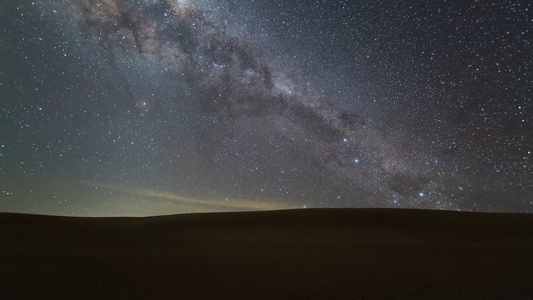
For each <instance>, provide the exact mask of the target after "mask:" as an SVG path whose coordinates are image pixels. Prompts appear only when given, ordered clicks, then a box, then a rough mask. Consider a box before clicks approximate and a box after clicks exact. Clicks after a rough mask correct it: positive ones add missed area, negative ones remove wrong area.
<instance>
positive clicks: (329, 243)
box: [0, 209, 533, 299]
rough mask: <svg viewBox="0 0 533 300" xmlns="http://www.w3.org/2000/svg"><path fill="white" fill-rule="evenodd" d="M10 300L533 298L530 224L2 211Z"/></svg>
mask: <svg viewBox="0 0 533 300" xmlns="http://www.w3.org/2000/svg"><path fill="white" fill-rule="evenodd" d="M0 244H1V245H2V246H1V247H0V266H1V267H0V294H1V295H2V297H1V298H2V299H28V298H30V299H31V298H34V299H137V298H150V299H363V298H364V299H450V298H452V297H454V299H532V297H533V215H526V214H492V213H490V214H489V213H461V212H447V211H425V210H387V209H311V210H285V211H270V212H239V213H208V214H190V215H174V216H162V217H146V218H71V217H53V216H38V215H23V214H10V213H4V214H0Z"/></svg>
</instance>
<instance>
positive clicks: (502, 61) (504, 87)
mask: <svg viewBox="0 0 533 300" xmlns="http://www.w3.org/2000/svg"><path fill="white" fill-rule="evenodd" d="M278 4H279V5H277V6H276V5H275V4H271V5H268V4H260V3H257V4H256V3H255V2H253V1H252V2H243V3H239V2H238V1H226V2H221V3H209V2H194V1H172V0H166V1H163V0H160V1H116V0H115V1H113V0H94V1H93V0H87V1H81V0H79V1H68V2H56V1H42V2H38V3H34V2H24V3H20V4H13V5H12V6H11V7H9V8H8V7H6V8H4V11H5V14H13V15H14V14H16V13H17V11H24V13H25V14H26V16H25V17H24V16H23V17H21V18H19V19H18V20H16V19H15V18H13V17H11V18H12V19H13V21H12V23H11V24H9V26H7V27H6V28H7V29H5V30H4V34H3V36H2V41H3V43H4V45H8V47H6V49H7V50H4V51H5V52H6V53H7V54H9V55H10V56H14V57H16V60H15V62H13V63H12V64H13V65H12V68H11V69H10V68H9V64H8V66H7V67H4V69H3V71H2V74H3V75H4V77H3V78H13V79H10V80H11V81H9V80H4V81H5V82H3V85H2V87H3V88H6V90H9V91H10V92H11V93H12V94H14V95H15V96H14V98H17V97H18V98H23V99H28V100H24V101H21V102H19V103H24V104H22V105H21V106H18V105H17V104H15V103H14V102H12V103H13V104H12V105H10V106H8V107H7V108H5V109H4V110H3V114H4V116H5V117H4V120H6V125H4V126H3V127H4V128H5V130H11V131H12V132H13V133H12V134H11V136H10V137H9V139H6V141H5V142H4V143H3V144H2V147H3V148H4V149H5V151H4V152H5V153H6V155H4V158H5V156H9V157H11V158H10V159H6V160H5V162H4V163H3V164H4V166H5V167H4V169H5V170H8V171H4V176H9V174H10V172H15V173H16V174H19V175H17V176H29V177H31V176H37V177H43V176H44V177H47V176H51V175H49V174H50V173H53V174H55V175H53V176H52V177H54V176H66V177H74V178H76V180H77V182H89V184H88V185H89V186H92V185H95V186H96V187H97V186H98V185H101V184H102V183H105V184H111V185H128V186H141V187H145V188H151V189H157V190H164V191H168V192H171V193H173V194H178V195H186V196H190V197H195V198H198V199H200V198H201V199H205V198H210V199H211V198H212V199H252V200H253V201H255V202H256V203H258V204H259V203H262V202H271V203H274V202H276V203H279V202H284V203H287V204H288V205H289V206H291V205H292V206H294V207H301V206H304V205H305V206H306V207H313V206H314V207H406V208H407V207H418V208H432V209H460V210H482V211H529V210H530V207H531V206H532V204H531V203H530V200H529V199H531V198H532V197H533V190H532V186H533V184H532V177H533V176H532V174H531V172H532V171H531V161H530V155H531V151H533V147H532V144H533V141H532V133H531V132H533V128H532V127H531V126H532V122H531V113H532V112H531V93H530V92H531V90H530V86H531V83H532V81H531V80H532V78H531V72H530V71H529V68H530V63H531V54H530V51H528V50H532V49H531V44H530V41H529V35H530V33H529V30H528V28H527V25H526V24H527V23H528V20H527V17H526V16H527V15H528V11H530V10H531V7H529V10H528V8H527V5H525V4H523V3H519V2H516V3H514V2H512V1H511V2H509V3H506V4H501V6H498V7H490V6H488V5H487V6H483V5H481V6H480V5H477V4H472V5H464V6H461V5H457V6H451V7H439V6H434V5H432V4H427V5H422V4H420V3H414V2H413V3H409V2H405V3H401V4H394V5H393V6H391V7H389V6H384V7H376V6H374V5H372V4H367V3H364V4H359V5H348V4H346V3H344V2H342V1H340V2H339V3H336V2H335V3H330V4H324V3H321V2H320V1H300V2H295V4H294V8H291V7H290V6H289V5H287V4H286V3H282V2H280V3H278ZM391 5H392V4H391ZM296 8H298V9H296ZM467 12H472V13H471V14H470V15H468V16H464V15H465V13H467ZM24 13H23V14H24ZM513 13H514V14H513ZM507 14H508V15H509V16H512V18H511V19H509V18H505V17H506V16H507ZM530 14H531V13H530V12H529V15H530ZM459 17H461V18H462V19H461V18H459ZM24 18H27V19H28V20H25V19H24ZM502 20H507V21H502ZM17 22H18V23H17ZM498 22H500V23H501V22H503V23H501V24H500V26H501V27H503V29H505V30H507V31H506V33H505V32H501V31H502V30H503V29H501V30H500V29H497V28H495V27H493V26H496V25H494V24H498ZM35 23H38V25H34V24H35ZM476 24H480V25H479V26H478V27H475V26H477V25H476ZM16 26H19V27H18V28H29V29H28V30H26V31H24V30H22V31H20V30H19V31H15V30H14V29H13V28H15V27H16ZM32 26H33V27H32ZM36 26H37V27H39V28H38V29H37V27H36ZM279 26H281V27H282V28H278V27H279ZM31 28H33V31H32V30H30V29H31ZM396 28H397V29H398V30H396ZM490 30H493V31H494V32H490ZM509 31H511V32H509ZM483 32H484V33H483ZM319 33H320V34H319ZM444 33H445V34H446V35H443V34H444ZM46 34H49V35H50V37H46V36H45V35H46ZM505 34H507V36H504V35H505ZM401 35H404V36H401ZM43 36H45V37H44V42H42V41H43V38H42V37H43ZM24 37H25V38H26V39H24ZM21 38H23V39H22V41H25V42H22V41H21ZM26 40H29V42H26ZM48 40H51V41H52V42H48V43H47V42H46V41H48ZM7 41H10V42H9V43H8V42H7ZM487 42H488V43H487ZM28 43H29V44H28ZM491 43H492V44H491ZM17 45H18V48H17ZM504 45H508V47H507V48H510V49H507V48H505V47H504ZM38 46H41V48H42V49H41V50H35V49H33V48H32V47H38ZM16 49H18V50H20V49H22V50H24V51H25V53H23V54H21V53H22V52H20V51H17V50H16ZM10 51H11V52H10ZM24 51H23V52H24ZM15 53H17V54H15ZM22 56H25V57H26V59H27V60H29V61H30V63H29V64H28V65H31V67H29V66H28V67H26V69H24V68H22V71H16V72H15V71H13V69H15V65H16V64H17V61H19V60H21V59H22V58H20V57H22ZM28 57H29V58H28ZM43 57H44V58H43ZM59 58H61V59H63V58H64V59H65V60H66V61H60V60H59ZM69 59H70V60H69ZM24 63H25V62H24V60H22V62H20V64H24ZM35 65H37V67H36V66H35ZM24 70H28V74H26V73H24V72H25V71H24ZM30 70H31V71H30ZM502 71H503V72H502ZM29 73H33V74H37V75H31V74H29ZM31 76H34V77H33V78H34V81H36V83H35V85H39V84H40V86H39V87H37V88H35V89H34V90H35V91H33V90H32V91H31V95H30V96H24V94H25V93H26V94H27V92H24V91H23V90H22V89H21V88H19V87H20V82H22V81H24V78H25V77H31ZM38 78H43V79H41V82H40V81H39V79H38ZM45 83H46V84H45ZM28 88H33V86H32V85H31V84H30V86H29V87H28ZM528 92H529V94H528ZM4 94H5V95H7V94H9V93H7V92H6V93H4ZM6 101H9V100H6ZM36 109H37V110H38V111H34V110H36ZM27 111H32V112H31V113H29V112H27ZM24 113H26V115H25V114H24ZM30 115H31V117H30ZM10 122H13V123H14V124H15V123H16V125H15V127H14V128H16V126H19V125H20V124H27V127H28V129H27V130H21V129H11V127H12V125H10ZM20 126H21V128H24V126H25V125H20ZM35 136H40V137H35ZM16 144H18V145H24V146H20V147H21V148H24V147H26V148H27V150H24V152H28V153H31V155H32V158H31V159H29V158H24V155H21V154H20V153H19V154H16V152H17V146H14V145H16ZM6 147H7V149H6ZM58 155H59V157H58ZM25 159H26V160H28V162H26V161H24V160H25ZM27 164H34V165H36V166H37V167H32V166H30V167H28V166H27ZM20 174H23V175H20ZM43 174H45V175H43ZM57 174H60V175H57ZM31 178H33V177H31ZM47 178H48V177H47ZM46 180H48V179H46ZM95 182H98V183H95ZM13 189H15V188H13V187H10V186H7V185H6V186H5V187H3V192H4V194H7V195H8V196H12V193H13V192H12V190H13ZM110 193H112V192H110ZM84 197H87V198H90V197H89V196H84ZM99 197H101V196H99ZM6 199H8V198H7V197H6ZM84 201H88V202H89V201H100V200H89V199H86V200H84ZM104 202H105V201H104ZM39 205H41V206H42V205H43V204H42V203H40V204H39ZM39 205H37V206H39ZM54 205H55V206H57V204H54ZM91 205H92V204H86V206H91ZM221 205H222V204H221ZM34 206H35V204H34ZM82 206H83V204H82ZM8 207H9V206H8Z"/></svg>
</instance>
